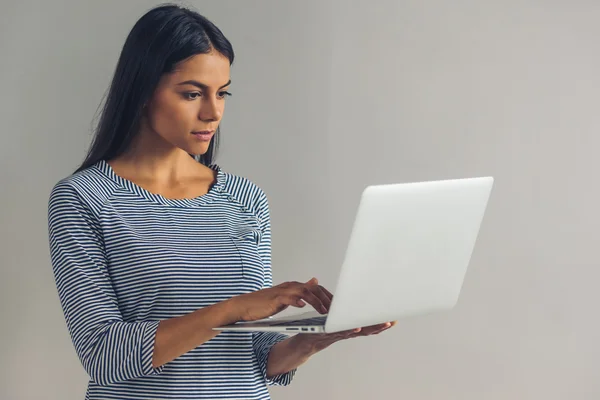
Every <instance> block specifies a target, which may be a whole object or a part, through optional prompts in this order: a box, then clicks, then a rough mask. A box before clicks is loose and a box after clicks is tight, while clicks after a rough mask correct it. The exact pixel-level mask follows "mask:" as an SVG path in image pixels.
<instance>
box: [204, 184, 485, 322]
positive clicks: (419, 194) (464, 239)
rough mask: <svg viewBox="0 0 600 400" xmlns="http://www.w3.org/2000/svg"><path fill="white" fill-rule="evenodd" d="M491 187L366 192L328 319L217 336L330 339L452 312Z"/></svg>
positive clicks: (399, 187)
mask: <svg viewBox="0 0 600 400" xmlns="http://www.w3.org/2000/svg"><path fill="white" fill-rule="evenodd" d="M493 183H494V178H493V177H478V178H466V179H452V180H440V181H429V182H414V183H402V184H388V185H372V186H368V187H367V188H366V189H365V190H364V191H363V193H362V197H361V199H360V203H359V206H358V211H357V214H356V217H355V220H354V225H353V228H352V232H351V235H350V241H349V243H348V246H347V249H346V254H345V258H344V261H343V264H342V266H341V270H340V274H339V277H338V280H337V285H336V287H335V293H334V297H333V301H332V303H331V307H330V308H329V312H328V314H327V315H322V314H319V313H318V312H317V311H314V312H310V313H304V314H301V315H292V316H287V317H279V318H277V317H275V318H268V319H266V320H260V321H254V322H238V323H236V324H233V325H228V326H221V327H218V328H215V330H225V331H275V332H285V333H323V332H326V333H331V332H338V331H342V330H349V329H355V328H359V327H365V326H370V325H376V324H380V323H385V322H388V321H397V320H399V319H401V318H405V317H409V316H414V315H422V314H429V313H433V312H437V311H443V310H449V309H451V308H453V307H454V306H455V305H456V303H457V301H458V298H459V294H460V291H461V288H462V285H463V280H464V277H465V274H466V271H467V267H468V265H469V262H470V259H471V254H472V252H473V249H474V247H475V243H476V239H477V236H478V233H479V229H480V225H481V222H482V220H483V216H484V213H485V210H486V208H487V204H488V199H489V197H490V193H491V190H492V186H493Z"/></svg>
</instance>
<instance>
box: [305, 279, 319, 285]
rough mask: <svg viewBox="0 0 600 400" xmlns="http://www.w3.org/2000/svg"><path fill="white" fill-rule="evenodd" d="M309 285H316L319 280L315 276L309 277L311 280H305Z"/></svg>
mask: <svg viewBox="0 0 600 400" xmlns="http://www.w3.org/2000/svg"><path fill="white" fill-rule="evenodd" d="M306 283H308V284H310V285H318V284H319V281H318V280H317V278H311V280H309V281H308V282H306Z"/></svg>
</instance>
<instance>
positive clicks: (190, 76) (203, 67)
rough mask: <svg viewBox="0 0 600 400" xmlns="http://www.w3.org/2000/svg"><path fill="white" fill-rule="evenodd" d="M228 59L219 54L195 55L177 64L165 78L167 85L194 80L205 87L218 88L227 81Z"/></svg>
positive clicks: (228, 71)
mask: <svg viewBox="0 0 600 400" xmlns="http://www.w3.org/2000/svg"><path fill="white" fill-rule="evenodd" d="M229 73H230V66H229V59H228V58H227V57H225V56H224V55H222V54H221V53H219V52H216V51H213V52H210V53H208V54H196V55H194V56H192V57H190V58H188V59H186V60H183V61H181V62H179V63H178V64H177V65H176V66H175V69H174V70H173V72H171V73H170V74H168V75H167V76H166V78H167V80H168V82H169V83H173V84H177V83H179V82H183V81H186V80H196V81H199V82H202V83H204V84H205V85H207V86H209V87H210V86H215V87H220V86H223V85H224V84H225V83H227V81H229Z"/></svg>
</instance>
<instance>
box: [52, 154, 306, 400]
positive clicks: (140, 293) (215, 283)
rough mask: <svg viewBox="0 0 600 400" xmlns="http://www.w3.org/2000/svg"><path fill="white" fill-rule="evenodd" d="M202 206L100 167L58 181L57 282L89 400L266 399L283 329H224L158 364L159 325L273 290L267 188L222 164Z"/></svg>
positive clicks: (283, 380) (284, 379) (286, 377)
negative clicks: (273, 352) (270, 362)
mask: <svg viewBox="0 0 600 400" xmlns="http://www.w3.org/2000/svg"><path fill="white" fill-rule="evenodd" d="M212 168H213V169H214V170H215V171H217V181H216V183H215V185H213V187H212V188H211V189H210V190H209V192H208V193H207V194H205V195H203V196H200V197H197V198H194V199H168V198H165V197H163V196H160V195H157V194H154V193H150V192H148V191H146V190H145V189H143V188H141V187H139V186H137V185H135V184H134V183H133V182H131V181H128V180H126V179H123V178H121V177H120V176H118V175H116V174H115V173H114V171H113V170H112V168H111V167H110V165H109V164H108V163H106V162H105V161H100V162H98V163H97V164H96V165H94V166H92V167H90V168H88V169H86V170H84V171H81V172H79V173H76V174H74V175H72V176H70V177H68V178H65V179H63V180H61V181H60V182H59V183H57V184H56V186H55V187H54V188H53V190H52V193H51V195H50V200H49V207H48V222H49V239H50V253H51V260H52V266H53V271H54V276H55V280H56V286H57V289H58V294H59V298H60V302H61V306H62V308H63V311H64V315H65V319H66V322H67V327H68V330H69V333H70V335H71V338H72V341H73V344H74V346H75V350H76V351H77V355H78V356H79V358H80V360H81V362H82V364H83V366H84V368H85V370H86V371H87V372H88V374H89V376H90V382H89V385H88V390H87V395H86V399H89V400H96V399H119V400H124V399H132V400H134V399H145V400H146V399H182V400H183V399H269V392H268V389H267V386H268V385H287V384H289V383H290V382H291V380H292V378H293V376H294V374H295V371H291V372H289V373H287V374H283V375H280V376H277V377H275V378H273V379H267V378H266V362H267V357H268V354H269V351H270V349H271V348H272V346H273V345H274V344H275V343H278V342H279V341H281V340H284V339H285V338H287V336H285V335H281V334H276V333H241V332H223V333H221V334H219V335H218V336H217V337H215V338H214V339H212V340H210V341H208V342H206V343H205V344H203V345H201V346H199V347H197V348H196V349H193V350H192V351H190V352H188V353H186V354H184V355H183V356H181V357H179V358H177V359H176V360H173V361H172V362H170V363H167V364H165V365H164V366H162V367H160V368H153V367H152V352H153V348H154V338H155V335H156V329H157V327H158V322H159V321H160V320H162V319H166V318H172V317H176V316H180V315H183V314H186V313H189V312H192V311H194V310H196V309H199V308H202V307H207V306H210V305H212V304H215V303H217V302H219V301H223V300H226V299H228V298H230V297H232V296H236V295H240V294H243V293H248V292H250V291H255V290H259V289H261V288H264V287H270V286H272V274H271V225H270V215H269V205H268V201H267V197H266V195H265V194H264V192H263V191H262V190H261V189H260V188H259V187H258V186H256V185H255V184H253V183H252V182H251V181H249V180H248V179H245V178H242V177H239V176H236V175H232V174H228V173H225V172H223V170H222V169H221V168H220V167H218V166H217V165H213V166H212Z"/></svg>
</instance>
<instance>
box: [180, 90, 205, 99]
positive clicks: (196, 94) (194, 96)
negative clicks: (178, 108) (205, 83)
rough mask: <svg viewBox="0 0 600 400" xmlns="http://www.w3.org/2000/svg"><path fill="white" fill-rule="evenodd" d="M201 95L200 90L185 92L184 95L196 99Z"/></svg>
mask: <svg viewBox="0 0 600 400" xmlns="http://www.w3.org/2000/svg"><path fill="white" fill-rule="evenodd" d="M200 96H202V93H200V92H188V93H183V97H184V98H185V99H186V100H196V99H197V98H199V97H200Z"/></svg>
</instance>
